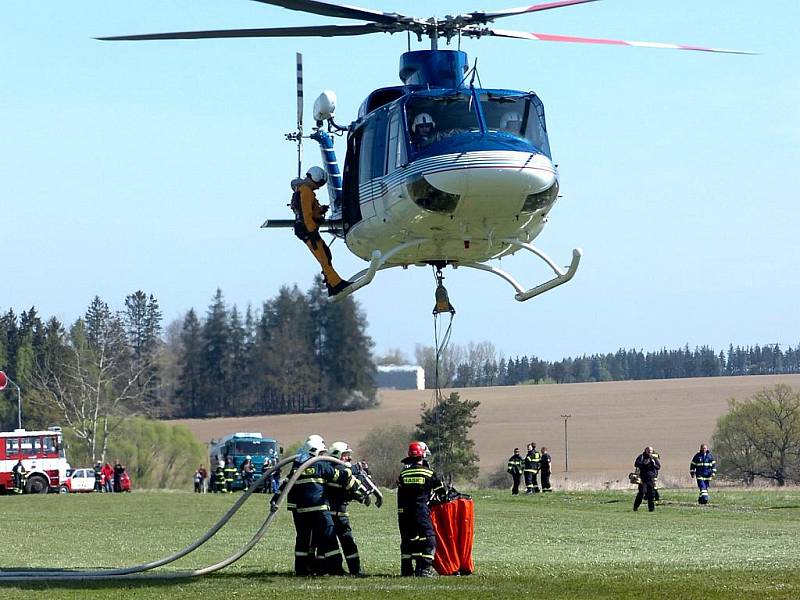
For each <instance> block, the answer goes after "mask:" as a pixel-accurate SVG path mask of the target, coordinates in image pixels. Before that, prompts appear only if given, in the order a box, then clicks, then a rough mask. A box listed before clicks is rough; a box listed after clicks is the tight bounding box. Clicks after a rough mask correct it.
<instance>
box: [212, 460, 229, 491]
mask: <svg viewBox="0 0 800 600" xmlns="http://www.w3.org/2000/svg"><path fill="white" fill-rule="evenodd" d="M212 490H213V491H214V493H216V492H227V491H228V490H226V489H225V463H224V462H223V461H219V462H218V463H217V468H216V469H214V486H213V488H212Z"/></svg>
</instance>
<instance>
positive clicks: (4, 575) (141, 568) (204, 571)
mask: <svg viewBox="0 0 800 600" xmlns="http://www.w3.org/2000/svg"><path fill="white" fill-rule="evenodd" d="M295 458H297V455H293V456H290V457H287V458H284V459H283V460H281V461H280V462H279V463H278V464H277V465H275V466H274V467H272V468H271V469H269V470H267V471H265V472H264V473H262V474H261V477H259V478H258V480H256V482H255V483H254V484H253V485H251V486H250V487H249V488H248V489H247V490H246V491H245V493H244V494H243V495H242V497H241V498H239V499H238V500H237V501H236V503H234V505H233V506H231V508H230V509H228V512H226V513H225V515H224V516H223V517H222V518H221V519H220V520H219V521H217V523H216V524H214V526H213V527H211V529H209V530H208V531H207V532H206V533H205V534H204V535H203V536H202V537H200V538H198V539H197V540H196V541H195V542H193V543H192V544H190V545H188V546H186V547H185V548H184V549H182V550H180V551H178V552H176V553H174V554H170V555H169V556H165V557H164V558H161V559H159V560H155V561H152V562H148V563H143V564H140V565H134V566H131V567H121V568H117V569H100V570H88V569H87V570H69V571H66V570H58V569H41V570H31V571H0V584H2V583H20V582H31V581H40V580H41V581H92V580H94V581H97V580H103V579H183V578H189V577H199V576H201V575H208V574H209V573H213V572H214V571H218V570H220V569H223V568H225V567H227V566H229V565H231V564H233V563H234V562H236V561H237V560H239V559H240V558H242V557H243V556H244V555H245V554H247V553H248V552H249V551H250V550H252V549H253V547H254V546H255V545H256V544H257V543H258V541H259V540H260V539H261V538H262V537H264V534H265V533H266V532H267V530H268V529H269V527H270V525H271V524H272V521H273V520H274V519H275V515H277V514H278V513H277V511H274V512H272V511H271V512H269V513H268V515H267V517H266V519H264V522H263V523H262V524H261V527H260V528H259V529H258V531H257V532H256V533H255V535H253V537H252V538H251V539H250V541H248V542H247V543H246V544H245V545H244V546H242V547H241V548H239V550H237V551H236V552H234V553H233V554H231V555H230V556H228V557H227V558H225V559H223V560H221V561H219V562H217V563H214V564H212V565H208V566H206V567H202V568H200V569H195V570H192V571H174V572H169V573H147V574H143V573H145V572H146V571H150V570H152V569H155V568H157V567H162V566H164V565H167V564H169V563H172V562H175V561H176V560H178V559H180V558H183V557H184V556H186V555H187V554H190V553H191V552H194V551H195V550H197V549H198V548H199V547H200V546H202V545H203V544H205V543H206V542H207V541H208V540H210V539H211V538H212V537H214V535H216V533H217V532H218V531H219V530H220V529H222V527H224V526H225V524H226V523H227V522H228V521H230V519H231V518H232V517H233V515H234V514H236V512H237V511H238V510H239V509H240V508H241V507H242V505H243V504H244V503H245V502H246V501H247V500H248V499H249V498H250V496H251V494H253V493H254V492H256V491H257V490H258V489H259V488H260V487H261V486H262V485H264V484H265V482H266V481H267V480H268V479H269V478H270V477H272V475H273V473H275V471H277V470H278V469H280V468H281V467H283V466H285V465H287V464H289V463H291V462H293V461H294V460H295ZM319 461H327V462H332V463H337V464H340V465H345V464H346V463H344V462H342V461H341V460H339V459H336V458H334V457H332V456H325V455H322V456H314V457H312V458H310V459H309V460H307V461H305V462H304V463H303V464H302V465H300V467H299V468H297V469H296V470H295V472H294V474H293V475H292V477H291V478H290V479H289V481H288V482H287V483H286V486H285V487H284V489H283V491H282V492H281V493H280V495H279V496H278V498H277V500H276V502H275V505H276V507H278V508H279V507H280V505H281V504H282V503H283V499H284V498H285V497H286V495H287V494H288V493H289V490H291V489H292V487H294V484H295V482H296V481H297V479H298V478H299V477H300V475H301V474H302V473H303V471H304V470H305V469H306V468H307V467H309V466H311V465H313V464H315V463H317V462H319ZM369 483H370V484H371V485H372V488H373V489H374V490H375V492H376V493H377V494H378V495H380V491H379V490H378V489H377V488H376V487H375V485H374V484H372V482H371V481H370V482H369Z"/></svg>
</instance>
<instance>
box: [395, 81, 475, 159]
mask: <svg viewBox="0 0 800 600" xmlns="http://www.w3.org/2000/svg"><path fill="white" fill-rule="evenodd" d="M406 118H407V119H408V132H409V134H410V135H411V145H412V146H413V147H414V149H416V150H421V149H423V148H425V147H426V146H430V145H431V144H433V143H435V142H438V141H439V140H443V139H445V138H448V137H450V136H453V135H457V134H459V133H465V132H468V131H480V125H479V123H478V115H477V113H476V110H475V106H474V102H473V101H472V96H471V95H470V94H463V93H455V94H450V95H446V96H414V97H412V98H410V99H409V100H408V102H407V104H406Z"/></svg>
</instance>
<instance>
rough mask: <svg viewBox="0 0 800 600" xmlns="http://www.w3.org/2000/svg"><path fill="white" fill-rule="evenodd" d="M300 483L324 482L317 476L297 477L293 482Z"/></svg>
mask: <svg viewBox="0 0 800 600" xmlns="http://www.w3.org/2000/svg"><path fill="white" fill-rule="evenodd" d="M300 483H325V480H324V479H321V478H319V477H309V478H308V479H298V480H297V481H295V482H294V484H295V485H298V484H300Z"/></svg>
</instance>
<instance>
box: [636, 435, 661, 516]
mask: <svg viewBox="0 0 800 600" xmlns="http://www.w3.org/2000/svg"><path fill="white" fill-rule="evenodd" d="M650 450H651V448H650V446H648V447H647V448H645V449H644V452H642V453H641V454H640V455H639V456H637V457H636V461H635V462H634V463H633V467H634V469H635V470H636V473H637V474H638V475H639V491H638V492H637V494H636V499H635V500H634V501H633V510H639V505H640V504H641V503H642V498H644V499H646V500H647V510H649V511H650V512H653V511H654V510H655V509H656V505H655V500H654V499H653V481H654V480H655V478H656V475H658V471H659V469H661V462H660V461H659V460H658V459H657V458H653V456H652V454H651V453H650Z"/></svg>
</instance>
